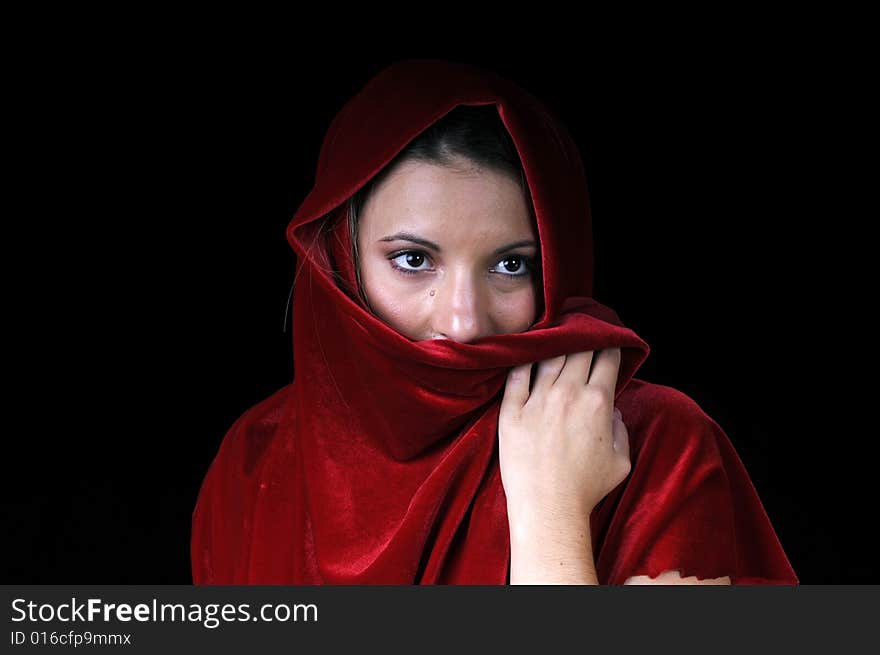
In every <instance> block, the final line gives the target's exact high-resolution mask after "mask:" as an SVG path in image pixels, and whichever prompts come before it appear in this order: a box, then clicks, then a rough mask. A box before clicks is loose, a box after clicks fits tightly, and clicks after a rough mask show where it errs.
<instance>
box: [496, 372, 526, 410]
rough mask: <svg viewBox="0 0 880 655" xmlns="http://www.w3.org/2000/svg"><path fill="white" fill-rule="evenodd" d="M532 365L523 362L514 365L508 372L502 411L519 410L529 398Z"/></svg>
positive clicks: (502, 399)
mask: <svg viewBox="0 0 880 655" xmlns="http://www.w3.org/2000/svg"><path fill="white" fill-rule="evenodd" d="M531 371H532V365H531V363H529V364H521V365H520V366H514V367H513V368H512V369H510V371H509V372H508V373H507V381H506V382H505V384H504V396H503V397H502V398H501V411H502V412H504V411H505V410H507V411H510V410H518V409H520V408H522V406H523V405H525V404H526V401H527V400H528V399H529V378H530V374H531Z"/></svg>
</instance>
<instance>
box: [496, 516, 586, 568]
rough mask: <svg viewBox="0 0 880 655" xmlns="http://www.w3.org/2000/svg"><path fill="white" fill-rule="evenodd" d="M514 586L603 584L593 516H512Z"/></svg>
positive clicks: (511, 548)
mask: <svg viewBox="0 0 880 655" xmlns="http://www.w3.org/2000/svg"><path fill="white" fill-rule="evenodd" d="M508 522H509V526H510V559H511V562H510V583H511V584H599V583H598V580H597V577H596V566H595V562H594V560H593V548H592V541H591V534H590V517H589V513H587V514H585V515H579V514H571V513H564V512H543V513H541V512H530V513H528V514H526V513H522V514H513V515H511V514H508Z"/></svg>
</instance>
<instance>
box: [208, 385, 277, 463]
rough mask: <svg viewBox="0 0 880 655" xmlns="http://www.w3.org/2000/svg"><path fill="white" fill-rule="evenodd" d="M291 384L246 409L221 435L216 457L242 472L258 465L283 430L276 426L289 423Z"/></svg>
mask: <svg viewBox="0 0 880 655" xmlns="http://www.w3.org/2000/svg"><path fill="white" fill-rule="evenodd" d="M292 388H293V384H292V383H291V384H287V385H285V386H283V387H282V388H280V389H279V390H277V391H275V392H274V393H272V394H271V395H269V396H268V397H266V398H264V399H263V400H261V401H259V402H258V403H256V404H254V405H252V406H251V407H249V408H248V409H246V410H245V411H244V412H243V413H242V414H241V415H240V416H239V417H238V419H236V420H235V422H234V423H233V424H232V426H231V427H230V428H229V430H228V431H227V432H226V435H225V436H224V437H223V441H222V442H221V444H220V448H219V451H218V453H217V459H218V460H221V461H223V462H224V463H225V464H226V466H227V467H232V468H235V469H237V472H238V473H240V474H242V475H245V476H247V475H250V474H251V473H252V472H253V470H254V469H255V468H258V464H259V462H260V461H261V460H262V459H263V457H264V455H265V453H266V451H267V449H268V448H269V446H270V445H271V444H272V442H273V440H274V439H275V438H276V437H277V436H278V435H279V434H281V433H282V430H280V429H279V428H281V427H282V426H283V425H290V420H289V419H290V418H291V417H290V416H289V414H290V412H292V411H293V403H290V402H287V400H288V398H290V392H291V391H292ZM215 463H216V462H215Z"/></svg>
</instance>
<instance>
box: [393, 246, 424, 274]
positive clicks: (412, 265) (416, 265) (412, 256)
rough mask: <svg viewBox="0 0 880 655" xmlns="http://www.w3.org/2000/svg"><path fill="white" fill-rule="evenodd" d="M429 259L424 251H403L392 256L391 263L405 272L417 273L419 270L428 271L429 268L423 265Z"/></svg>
mask: <svg viewBox="0 0 880 655" xmlns="http://www.w3.org/2000/svg"><path fill="white" fill-rule="evenodd" d="M427 261H428V258H427V257H425V255H424V253H421V252H417V251H407V252H402V253H400V254H399V255H396V256H394V257H392V258H391V265H392V266H394V268H396V269H397V270H399V271H402V272H404V273H416V272H418V271H426V270H429V269H428V268H422V265H423V264H425V263H426V262H427Z"/></svg>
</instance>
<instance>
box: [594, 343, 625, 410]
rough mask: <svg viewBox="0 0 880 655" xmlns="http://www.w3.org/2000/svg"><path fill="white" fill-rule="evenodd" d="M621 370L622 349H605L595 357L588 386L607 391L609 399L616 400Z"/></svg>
mask: <svg viewBox="0 0 880 655" xmlns="http://www.w3.org/2000/svg"><path fill="white" fill-rule="evenodd" d="M619 370H620V348H603V349H602V350H600V351H599V352H598V353H597V354H596V356H595V357H593V369H592V370H591V371H590V378H589V380H587V384H592V385H595V386H597V387H600V388H602V389H604V390H605V392H606V393H607V394H608V396H609V398H610V399H611V400H612V401H613V400H614V392H615V391H616V390H617V374H618V371H619Z"/></svg>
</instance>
